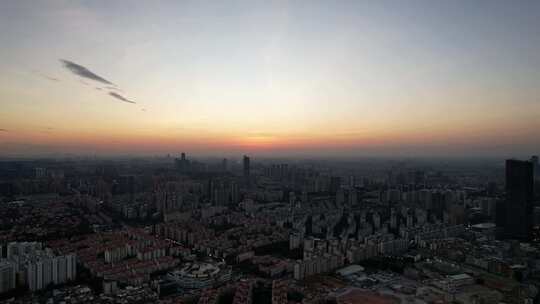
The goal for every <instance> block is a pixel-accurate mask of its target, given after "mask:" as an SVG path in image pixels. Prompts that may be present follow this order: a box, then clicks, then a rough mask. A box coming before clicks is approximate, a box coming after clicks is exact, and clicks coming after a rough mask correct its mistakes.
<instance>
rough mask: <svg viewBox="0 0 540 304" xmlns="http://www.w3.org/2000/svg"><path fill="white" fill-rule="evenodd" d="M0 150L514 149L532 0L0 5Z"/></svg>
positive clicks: (533, 58)
mask: <svg viewBox="0 0 540 304" xmlns="http://www.w3.org/2000/svg"><path fill="white" fill-rule="evenodd" d="M0 26H1V27H2V28H3V29H4V31H2V33H0V38H1V39H2V41H3V47H2V49H1V50H0V68H1V69H2V71H3V73H1V74H0V100H1V107H0V148H1V149H0V156H14V155H16V156H35V155H62V154H67V153H69V154H84V155H92V154H98V155H115V154H123V155H125V154H134V155H152V154H162V153H163V154H167V153H171V154H172V153H177V152H179V151H187V152H189V153H196V154H200V155H213V156H219V155H223V154H225V155H230V154H236V155H242V154H244V153H247V154H250V155H256V156H272V155H276V156H288V155H291V156H372V155H378V156H497V157H525V156H528V155H533V154H536V153H537V151H538V148H539V147H540V137H538V135H537V131H538V130H539V129H540V120H539V119H538V115H539V114H540V102H539V100H538V96H540V94H539V93H540V35H538V33H537V29H538V28H540V3H538V2H534V1H520V2H516V3H510V2H507V1H479V2H475V3H471V2H466V1H456V2H452V3H450V2H441V3H433V2H429V1H412V2H410V3H407V4H405V3H399V2H392V1H381V2H377V3H373V2H371V3H368V2H349V1H343V2H339V3H327V2H294V3H291V2H242V1H239V2H227V3H211V2H209V3H201V2H178V3H177V2H161V3H159V5H156V4H150V3H145V2H130V3H129V4H126V3H108V2H101V1H92V2H64V1H58V2H40V3H34V2H25V1H16V2H15V1H11V2H9V1H6V2H2V3H0Z"/></svg>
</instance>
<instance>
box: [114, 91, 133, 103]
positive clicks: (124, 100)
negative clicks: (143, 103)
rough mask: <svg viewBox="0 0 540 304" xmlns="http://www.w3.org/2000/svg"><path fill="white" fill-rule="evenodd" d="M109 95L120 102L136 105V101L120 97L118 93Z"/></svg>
mask: <svg viewBox="0 0 540 304" xmlns="http://www.w3.org/2000/svg"><path fill="white" fill-rule="evenodd" d="M109 95H110V96H112V97H114V98H116V99H119V100H121V101H123V102H128V103H136V102H135V101H133V100H129V99H127V98H125V97H124V96H122V95H120V94H118V93H115V92H109Z"/></svg>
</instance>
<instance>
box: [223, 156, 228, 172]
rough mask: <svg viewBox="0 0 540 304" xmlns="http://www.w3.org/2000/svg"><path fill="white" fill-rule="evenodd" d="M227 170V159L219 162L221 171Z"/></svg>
mask: <svg viewBox="0 0 540 304" xmlns="http://www.w3.org/2000/svg"><path fill="white" fill-rule="evenodd" d="M227 170H229V164H228V162H227V159H226V158H224V159H223V160H222V161H221V171H223V172H227Z"/></svg>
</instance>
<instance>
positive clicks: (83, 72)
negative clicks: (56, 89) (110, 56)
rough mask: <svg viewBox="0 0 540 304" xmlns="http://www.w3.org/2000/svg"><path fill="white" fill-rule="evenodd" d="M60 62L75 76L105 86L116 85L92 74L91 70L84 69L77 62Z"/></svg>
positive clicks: (62, 60) (61, 60)
mask: <svg viewBox="0 0 540 304" xmlns="http://www.w3.org/2000/svg"><path fill="white" fill-rule="evenodd" d="M60 62H62V64H63V65H64V67H65V68H66V69H68V70H69V71H71V72H72V73H73V74H75V75H79V76H81V77H83V78H87V79H91V80H94V81H97V82H101V83H104V84H109V85H113V86H114V85H115V84H114V83H112V82H110V81H108V80H107V79H105V78H103V77H101V76H99V75H97V74H95V73H94V72H92V71H90V70H89V69H87V68H85V67H83V66H82V65H79V64H76V63H75V62H72V61H69V60H64V59H60Z"/></svg>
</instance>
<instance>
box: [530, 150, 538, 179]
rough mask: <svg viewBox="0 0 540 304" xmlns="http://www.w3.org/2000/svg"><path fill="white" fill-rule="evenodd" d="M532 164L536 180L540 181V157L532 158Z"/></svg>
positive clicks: (534, 156)
mask: <svg viewBox="0 0 540 304" xmlns="http://www.w3.org/2000/svg"><path fill="white" fill-rule="evenodd" d="M531 163H532V165H533V171H534V173H533V174H534V179H535V180H537V179H540V163H539V162H538V155H533V156H532V157H531Z"/></svg>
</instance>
